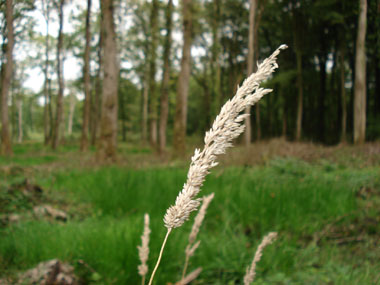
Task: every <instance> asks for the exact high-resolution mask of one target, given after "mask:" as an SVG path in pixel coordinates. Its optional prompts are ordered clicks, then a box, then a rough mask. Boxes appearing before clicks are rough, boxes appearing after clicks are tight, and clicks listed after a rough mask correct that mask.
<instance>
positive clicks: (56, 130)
mask: <svg viewBox="0 0 380 285" xmlns="http://www.w3.org/2000/svg"><path fill="white" fill-rule="evenodd" d="M64 4H65V0H60V2H59V32H58V44H57V77H58V97H57V108H56V117H55V122H54V129H53V140H52V148H53V149H56V148H57V147H58V144H59V139H60V127H61V123H62V117H63V93H64V88H65V86H64V81H63V59H62V45H63V5H64Z"/></svg>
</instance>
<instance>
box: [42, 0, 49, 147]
mask: <svg viewBox="0 0 380 285" xmlns="http://www.w3.org/2000/svg"><path fill="white" fill-rule="evenodd" d="M42 5H43V10H44V17H45V23H46V37H45V68H44V75H45V82H44V99H45V105H44V144H45V145H48V144H49V140H50V124H51V122H50V119H51V117H50V118H49V104H50V103H49V23H50V6H49V2H48V1H47V0H46V1H42Z"/></svg>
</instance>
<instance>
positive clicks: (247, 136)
mask: <svg viewBox="0 0 380 285" xmlns="http://www.w3.org/2000/svg"><path fill="white" fill-rule="evenodd" d="M256 9H257V0H250V6H249V32H248V33H249V34H248V60H247V77H248V76H250V75H251V74H252V73H253V68H254V67H253V66H254V59H255V57H254V49H255V40H256V39H254V35H255V33H254V32H255V16H256V15H255V14H256ZM245 113H246V114H251V107H250V106H249V107H247V108H246V109H245ZM257 119H259V117H257ZM251 128H252V127H251V117H248V118H246V119H245V133H244V143H245V145H246V146H248V145H250V144H251V140H252V129H251Z"/></svg>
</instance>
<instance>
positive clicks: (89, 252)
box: [0, 142, 380, 284]
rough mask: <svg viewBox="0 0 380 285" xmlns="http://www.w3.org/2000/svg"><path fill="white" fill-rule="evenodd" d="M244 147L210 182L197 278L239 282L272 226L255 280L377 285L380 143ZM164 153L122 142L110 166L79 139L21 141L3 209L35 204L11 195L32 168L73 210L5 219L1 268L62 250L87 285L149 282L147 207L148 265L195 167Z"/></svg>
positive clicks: (4, 165) (175, 265) (5, 174)
mask: <svg viewBox="0 0 380 285" xmlns="http://www.w3.org/2000/svg"><path fill="white" fill-rule="evenodd" d="M284 144H286V145H288V144H289V143H285V142H284ZM270 145H271V143H268V149H269V148H270ZM261 147H262V146H261ZM284 147H285V146H284ZM295 147H296V146H295ZM244 151H245V150H244V148H241V147H238V148H237V149H235V150H234V152H233V155H234V156H231V159H229V157H228V155H227V156H226V157H224V158H223V159H222V163H221V165H220V166H218V167H217V168H215V169H214V170H213V171H212V173H211V174H210V175H209V176H208V177H207V180H206V182H205V184H204V186H203V190H202V192H201V195H206V194H210V193H212V192H214V193H215V198H214V200H213V201H212V202H211V204H210V206H209V208H208V212H207V215H206V218H205V221H204V223H203V225H202V227H201V231H200V233H199V239H200V240H201V244H200V247H199V248H198V250H197V251H196V253H195V256H194V257H193V258H192V259H191V260H190V265H189V272H190V271H191V270H192V269H195V268H197V267H199V266H201V267H202V268H203V271H202V273H201V275H200V276H199V277H198V278H197V280H196V281H195V282H193V284H242V280H243V277H244V274H245V270H246V267H247V266H248V265H249V264H250V262H251V260H252V257H253V255H254V252H255V250H256V248H257V246H258V244H259V243H260V241H261V239H262V238H263V236H264V235H265V234H267V233H268V232H271V231H276V232H278V236H279V237H278V240H277V241H275V243H274V244H273V245H270V246H269V247H267V248H266V249H265V251H264V254H263V258H262V260H261V261H260V263H259V264H258V267H257V277H256V284H380V271H379V268H380V242H379V240H380V167H379V165H380V163H379V161H380V159H379V160H378V161H375V162H374V161H373V155H377V157H380V156H379V153H375V154H373V153H372V152H367V151H363V152H360V151H359V152H355V151H353V150H352V149H344V150H343V151H342V152H341V153H342V154H341V156H340V155H339V153H340V152H339V151H340V150H336V151H334V153H335V156H334V159H332V156H330V155H326V156H325V157H323V156H320V157H318V158H313V159H305V158H304V157H297V156H296V155H276V153H274V154H273V155H268V156H265V158H264V159H262V161H260V162H257V161H255V162H254V163H251V164H249V163H246V161H244V163H239V162H238V160H236V155H237V153H238V152H241V153H244ZM319 151H320V150H319ZM329 151H331V150H329ZM310 152H312V150H310ZM267 153H268V152H267ZM357 153H360V154H362V153H364V155H362V156H360V155H357ZM368 153H370V154H368ZM231 155H232V154H231ZM253 156H254V155H252V157H253ZM307 157H309V156H307ZM232 158H235V159H232ZM336 158H338V159H336ZM245 159H246V158H245ZM160 160H161V159H160V158H155V157H154V155H153V154H151V153H150V152H149V150H147V149H143V148H136V147H132V146H121V159H120V162H119V163H117V164H116V165H112V166H107V165H98V164H97V163H96V161H94V160H93V158H92V156H91V152H89V153H87V154H85V155H81V154H80V153H79V152H78V150H77V149H76V147H73V146H66V147H62V148H61V149H60V151H59V152H58V153H53V152H50V151H49V150H48V149H44V148H42V147H40V146H39V145H37V144H33V143H29V144H23V145H16V146H15V155H14V156H13V157H12V158H7V159H6V158H1V159H0V178H1V184H0V187H1V188H2V189H1V193H2V194H1V196H0V203H1V204H0V214H2V215H5V214H9V213H20V212H21V213H27V212H28V211H30V210H31V208H32V207H33V205H32V203H33V202H30V201H23V200H22V199H18V198H17V197H16V198H14V199H9V197H6V194H4V193H6V191H5V190H6V189H8V188H9V187H11V185H13V184H15V183H19V182H20V181H23V180H24V179H25V178H28V179H30V180H31V181H33V183H35V184H37V185H39V186H40V187H41V188H42V189H43V190H44V195H45V196H46V197H45V198H44V199H46V201H43V202H47V201H48V203H49V204H52V205H53V206H54V207H56V208H59V209H62V210H64V211H66V212H67V213H68V215H69V219H68V221H67V222H57V221H51V220H46V219H34V218H30V217H29V218H25V219H21V220H20V221H18V222H17V223H9V224H6V225H4V224H3V225H1V224H0V226H1V228H0V278H4V277H9V278H12V277H14V276H16V275H17V272H20V271H23V270H26V269H29V268H32V267H33V266H35V265H36V264H37V263H39V262H41V261H46V260H49V259H52V258H59V259H61V260H63V261H67V262H69V263H70V264H72V265H74V266H75V269H76V272H77V274H78V275H79V276H80V277H81V278H82V280H83V281H84V282H85V284H141V281H140V280H141V279H140V276H138V274H137V266H138V264H139V259H138V252H137V248H136V247H137V246H138V245H140V243H141V240H140V236H141V234H142V230H143V215H144V213H149V215H150V218H151V230H152V233H151V240H150V256H149V269H150V270H152V268H153V266H154V263H155V261H156V258H157V256H158V252H159V249H160V245H161V243H162V240H163V238H164V235H165V232H166V228H165V227H164V225H163V221H162V220H163V216H164V214H165V211H166V209H167V208H168V206H169V205H171V204H173V203H174V201H175V197H176V196H177V194H178V192H179V191H180V190H181V188H182V186H183V183H184V182H185V180H186V173H187V167H188V162H187V161H171V160H169V159H166V160H165V161H164V162H160ZM228 161H230V162H231V161H233V162H234V163H228ZM368 161H370V162H369V163H367V162H368ZM223 162H226V163H223ZM193 217H194V215H192V218H193ZM191 226H192V220H190V221H188V222H187V223H186V224H185V226H184V227H181V228H178V229H175V230H174V231H173V233H172V235H171V236H170V237H169V241H168V245H167V248H166V250H165V252H164V256H163V260H162V262H161V265H160V268H159V271H158V273H157V277H156V279H155V280H156V282H155V284H173V283H175V282H176V281H178V280H179V279H180V277H181V272H182V267H183V264H184V258H185V253H184V250H185V247H186V244H187V239H188V234H189V232H190V229H191ZM84 264H85V265H84Z"/></svg>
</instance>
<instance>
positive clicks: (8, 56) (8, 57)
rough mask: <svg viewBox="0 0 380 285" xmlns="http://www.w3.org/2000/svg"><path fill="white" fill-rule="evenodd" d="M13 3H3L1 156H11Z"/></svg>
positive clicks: (9, 0)
mask: <svg viewBox="0 0 380 285" xmlns="http://www.w3.org/2000/svg"><path fill="white" fill-rule="evenodd" d="M12 2H13V1H12V0H6V3H5V5H6V6H5V9H6V13H5V19H6V23H7V25H6V28H7V34H6V36H7V39H8V42H7V45H6V49H5V58H4V59H5V62H3V63H2V68H4V70H3V72H4V73H3V74H2V75H3V76H2V78H1V79H2V82H1V124H2V128H1V149H0V154H2V155H12V153H13V152H12V145H11V137H10V132H9V120H8V94H9V86H10V85H11V81H12V70H13V57H12V53H13V46H14V35H13V3H12Z"/></svg>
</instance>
